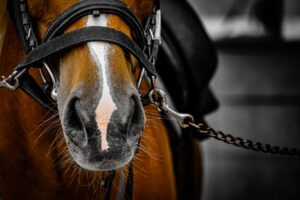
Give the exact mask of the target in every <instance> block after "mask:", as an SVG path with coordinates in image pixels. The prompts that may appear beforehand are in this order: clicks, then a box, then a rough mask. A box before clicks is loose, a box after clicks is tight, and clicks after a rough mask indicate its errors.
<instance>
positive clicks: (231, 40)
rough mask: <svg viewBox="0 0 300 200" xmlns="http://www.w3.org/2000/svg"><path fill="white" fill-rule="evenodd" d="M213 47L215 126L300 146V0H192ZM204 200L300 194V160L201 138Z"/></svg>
mask: <svg viewBox="0 0 300 200" xmlns="http://www.w3.org/2000/svg"><path fill="white" fill-rule="evenodd" d="M189 2H190V3H191V4H192V5H193V7H194V8H195V9H196V11H197V13H198V14H199V16H200V18H201V20H202V22H203V24H204V26H205V29H206V30H207V32H208V34H209V35H210V37H211V38H212V40H213V41H214V43H215V45H216V47H217V51H218V59H219V64H218V70H217V72H216V74H215V76H214V79H213V80H212V82H211V88H212V89H213V91H214V93H215V95H216V96H217V98H218V100H219V102H220V107H219V109H218V110H217V111H215V112H214V113H212V114H210V115H209V116H207V117H206V120H207V121H208V123H209V124H210V125H211V126H212V127H213V128H215V129H218V130H222V131H224V132H228V133H232V134H233V135H235V136H240V137H243V138H245V139H252V140H255V141H261V142H263V143H271V144H277V145H281V146H292V147H298V148H299V147H300V1H299V0H221V1H220V0H189ZM202 147H203V159H204V183H203V185H204V187H203V196H202V199H203V200H229V199H230V200H236V199H239V200H240V199H243V200H248V199H249V200H252V199H256V200H259V199H272V200H277V199H278V200H285V199H300V159H299V158H295V157H281V156H274V155H265V154H262V153H256V152H252V151H247V150H243V149H238V148H237V147H234V146H230V145H227V144H223V143H221V142H218V141H216V140H213V139H208V140H206V141H204V142H202Z"/></svg>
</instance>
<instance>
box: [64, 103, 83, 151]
mask: <svg viewBox="0 0 300 200" xmlns="http://www.w3.org/2000/svg"><path fill="white" fill-rule="evenodd" d="M88 122H89V119H88V115H87V114H86V112H84V109H83V108H82V106H81V104H80V101H79V99H77V98H73V99H72V100H71V101H70V102H69V104H68V107H67V109H66V113H65V118H64V128H65V130H66V131H65V133H66V135H67V136H68V137H69V139H70V140H71V141H72V142H73V143H74V144H75V145H77V146H85V145H86V144H87V131H86V125H87V124H88Z"/></svg>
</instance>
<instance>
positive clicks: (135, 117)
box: [128, 95, 145, 137]
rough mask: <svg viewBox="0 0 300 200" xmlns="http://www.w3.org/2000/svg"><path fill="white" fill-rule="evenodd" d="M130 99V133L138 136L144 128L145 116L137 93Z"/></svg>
mask: <svg viewBox="0 0 300 200" xmlns="http://www.w3.org/2000/svg"><path fill="white" fill-rule="evenodd" d="M130 101H131V105H132V106H131V109H132V111H131V114H130V118H129V121H128V134H129V135H130V136H132V137H137V136H139V135H140V134H141V133H142V131H143V129H144V125H145V116H144V112H143V106H142V104H141V102H140V99H139V97H138V96H137V95H133V96H132V97H131V99H130Z"/></svg>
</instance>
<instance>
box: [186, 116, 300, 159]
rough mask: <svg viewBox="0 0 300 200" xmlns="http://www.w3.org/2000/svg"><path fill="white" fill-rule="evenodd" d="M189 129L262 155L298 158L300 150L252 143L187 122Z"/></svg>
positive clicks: (205, 126)
mask: <svg viewBox="0 0 300 200" xmlns="http://www.w3.org/2000/svg"><path fill="white" fill-rule="evenodd" d="M188 124H189V128H192V129H194V130H196V132H197V133H199V134H204V135H206V136H208V137H212V138H214V139H216V140H219V141H222V142H225V143H227V144H231V145H234V146H237V147H240V148H244V149H251V150H254V151H259V152H263V153H271V154H279V155H288V156H300V149H297V148H288V147H279V146H274V145H270V144H262V143H260V142H254V141H252V140H245V139H243V138H241V137H235V136H233V135H230V134H225V133H223V132H222V131H216V130H214V129H212V128H210V127H208V126H207V125H205V124H203V123H201V124H195V123H194V122H188ZM194 136H195V138H200V137H199V136H198V135H196V134H195V135H194Z"/></svg>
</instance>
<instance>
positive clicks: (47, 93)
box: [0, 0, 161, 199]
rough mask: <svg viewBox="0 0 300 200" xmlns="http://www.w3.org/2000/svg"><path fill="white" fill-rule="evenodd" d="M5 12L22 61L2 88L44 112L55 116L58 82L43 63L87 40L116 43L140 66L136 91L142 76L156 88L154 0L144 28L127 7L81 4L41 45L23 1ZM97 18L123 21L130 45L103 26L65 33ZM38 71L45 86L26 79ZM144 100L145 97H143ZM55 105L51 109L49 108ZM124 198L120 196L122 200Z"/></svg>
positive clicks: (101, 1) (107, 1)
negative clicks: (23, 95)
mask: <svg viewBox="0 0 300 200" xmlns="http://www.w3.org/2000/svg"><path fill="white" fill-rule="evenodd" d="M8 7H9V13H10V16H11V17H12V19H13V21H14V23H15V26H16V29H17V32H18V35H19V39H20V41H21V43H22V46H23V48H24V50H25V52H26V57H25V59H24V60H23V61H22V62H21V63H20V64H19V65H17V66H16V67H15V68H14V70H13V72H12V73H11V74H10V75H9V76H8V77H2V79H1V80H0V88H7V89H10V90H16V89H18V88H20V89H22V90H23V91H25V92H26V93H27V94H28V95H30V96H31V97H32V98H33V99H35V100H36V101H37V102H38V103H40V104H41V105H42V106H44V107H45V108H47V109H49V110H51V111H53V112H57V108H56V106H55V105H56V103H55V102H56V100H57V88H58V87H59V83H58V81H57V80H56V78H55V76H54V73H53V72H52V69H51V67H50V66H49V65H48V63H47V59H49V58H50V57H51V56H53V55H55V54H58V53H61V52H64V51H66V50H68V49H71V48H73V47H76V46H79V45H82V44H85V43H87V42H91V41H103V42H108V43H113V44H117V45H119V46H120V47H122V48H123V49H124V50H126V51H128V52H130V53H131V54H133V55H134V56H135V57H136V59H137V60H138V62H139V66H140V68H141V70H140V74H139V76H138V79H137V83H136V86H137V88H138V89H139V87H140V84H141V81H142V79H143V78H144V77H148V78H149V79H148V80H150V82H151V85H152V87H153V86H154V85H155V79H156V77H157V73H156V70H155V63H156V60H157V55H158V49H159V46H160V44H161V12H160V2H159V0H156V1H155V4H154V8H153V12H152V14H151V16H150V17H149V18H148V20H147V23H146V25H145V27H143V26H142V23H141V22H140V20H139V19H138V17H137V16H136V14H135V13H134V12H133V11H132V10H131V9H130V8H129V6H128V5H126V4H124V3H122V2H121V1H118V0H83V1H80V2H79V3H77V4H75V5H73V6H71V7H69V8H68V9H67V10H65V11H64V12H63V13H62V14H61V15H59V16H58V17H57V18H56V19H55V21H54V22H53V23H52V24H51V25H50V26H49V27H48V30H47V31H46V33H45V35H44V38H43V39H42V41H41V42H40V41H39V39H38V37H37V36H36V31H35V29H34V27H33V22H32V20H31V18H30V16H29V13H28V10H27V5H26V0H10V1H8ZM100 14H114V15H117V16H119V17H120V18H121V19H123V20H124V21H125V22H126V23H127V25H129V27H130V28H131V29H132V30H133V33H134V39H135V40H132V39H131V38H129V37H128V36H127V35H125V34H124V33H122V32H121V31H118V30H115V29H111V28H107V27H98V26H97V27H96V26H91V27H84V28H80V29H76V30H73V31H71V32H68V33H64V31H65V30H66V29H67V28H68V27H69V26H70V25H72V24H74V23H75V22H77V21H78V20H79V19H81V18H82V17H84V16H87V15H93V16H94V17H99V16H100ZM32 67H33V68H38V69H39V71H40V75H41V78H42V80H43V85H42V86H40V85H39V84H38V83H37V81H36V80H35V79H34V78H33V77H32V76H31V75H30V74H29V72H28V71H29V69H30V68H32ZM146 96H147V95H146ZM53 105H54V106H53ZM129 173H130V175H129V176H128V179H127V183H126V191H125V197H126V199H131V197H132V189H133V164H132V161H131V162H130V164H129ZM114 176H115V172H114V171H111V172H110V173H109V175H108V176H107V177H106V179H105V180H104V181H103V187H105V188H106V194H105V199H109V198H110V191H111V185H112V180H113V177H114ZM121 196H122V195H121Z"/></svg>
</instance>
